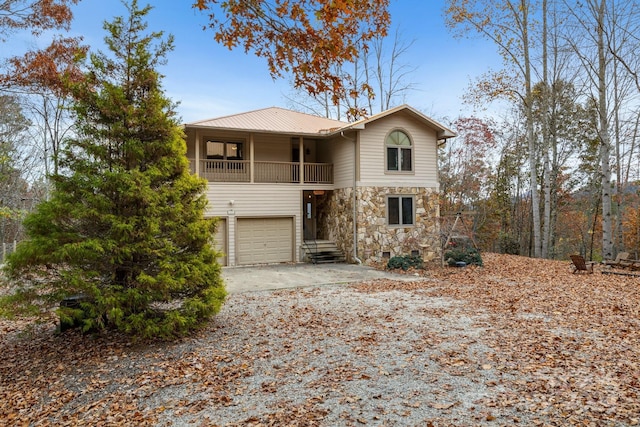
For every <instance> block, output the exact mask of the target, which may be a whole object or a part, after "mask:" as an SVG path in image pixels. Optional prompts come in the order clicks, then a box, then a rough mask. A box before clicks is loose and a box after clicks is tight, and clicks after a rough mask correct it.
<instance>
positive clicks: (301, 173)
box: [298, 137, 305, 184]
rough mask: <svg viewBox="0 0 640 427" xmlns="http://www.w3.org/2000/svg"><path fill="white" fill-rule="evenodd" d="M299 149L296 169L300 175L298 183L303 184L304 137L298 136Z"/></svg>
mask: <svg viewBox="0 0 640 427" xmlns="http://www.w3.org/2000/svg"><path fill="white" fill-rule="evenodd" d="M298 146H299V150H298V151H300V170H299V171H298V175H299V176H300V184H304V180H305V176H304V138H303V137H300V139H299V143H298Z"/></svg>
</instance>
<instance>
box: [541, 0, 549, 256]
mask: <svg viewBox="0 0 640 427" xmlns="http://www.w3.org/2000/svg"><path fill="white" fill-rule="evenodd" d="M547 34H548V27H547V0H543V2H542V79H543V81H542V87H543V90H544V93H543V94H542V147H543V151H544V153H543V165H544V167H543V191H544V217H543V225H544V229H543V231H542V250H541V256H542V258H548V257H549V241H550V239H551V171H550V168H549V147H550V144H549V113H550V108H549V101H550V100H549V95H550V94H549V92H550V91H549V70H548V63H547V58H548V54H549V53H548V50H547Z"/></svg>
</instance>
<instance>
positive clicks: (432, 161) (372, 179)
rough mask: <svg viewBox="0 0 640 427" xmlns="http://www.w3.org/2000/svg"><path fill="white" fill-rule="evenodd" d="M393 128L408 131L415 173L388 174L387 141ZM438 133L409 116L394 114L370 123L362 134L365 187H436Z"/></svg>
mask: <svg viewBox="0 0 640 427" xmlns="http://www.w3.org/2000/svg"><path fill="white" fill-rule="evenodd" d="M394 129H399V130H402V131H404V132H406V133H407V134H408V135H409V136H410V138H411V140H412V142H413V169H414V170H413V173H412V174H402V173H385V169H386V167H385V166H386V164H385V149H386V148H385V138H386V136H387V135H388V133H389V132H390V131H392V130H394ZM436 144H437V141H436V132H435V130H433V129H430V128H429V127H427V126H424V125H423V124H421V123H420V122H418V121H417V120H415V119H413V118H411V116H409V115H406V114H395V115H393V116H388V117H385V118H383V119H380V120H378V121H375V122H373V123H369V124H367V127H366V129H365V130H363V131H362V132H361V134H360V182H361V183H362V185H373V186H381V185H404V186H420V187H432V188H436V187H437V182H438V173H437V164H436V159H437V151H436V147H437V145H436Z"/></svg>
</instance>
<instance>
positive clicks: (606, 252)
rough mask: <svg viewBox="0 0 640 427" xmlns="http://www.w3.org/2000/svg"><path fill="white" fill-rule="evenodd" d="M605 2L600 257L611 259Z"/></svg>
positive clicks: (600, 27) (600, 26)
mask: <svg viewBox="0 0 640 427" xmlns="http://www.w3.org/2000/svg"><path fill="white" fill-rule="evenodd" d="M605 5H606V0H600V3H599V4H598V16H597V36H598V40H597V43H598V110H599V115H600V129H599V130H598V133H599V136H600V166H601V172H602V257H603V258H604V259H611V258H613V234H612V219H611V167H610V165H609V157H610V156H611V142H610V140H609V118H608V109H607V81H606V77H607V76H606V67H607V62H606V57H605V50H606V44H605V40H604V24H605Z"/></svg>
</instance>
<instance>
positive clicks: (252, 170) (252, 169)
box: [249, 134, 256, 183]
mask: <svg viewBox="0 0 640 427" xmlns="http://www.w3.org/2000/svg"><path fill="white" fill-rule="evenodd" d="M254 153H255V149H254V145H253V134H251V135H249V182H250V183H253V182H254V174H255V169H256V168H255V156H254Z"/></svg>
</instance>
